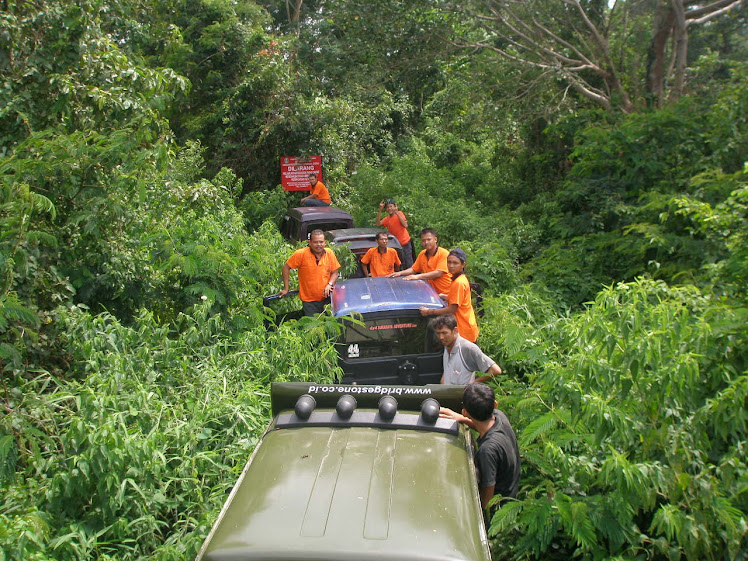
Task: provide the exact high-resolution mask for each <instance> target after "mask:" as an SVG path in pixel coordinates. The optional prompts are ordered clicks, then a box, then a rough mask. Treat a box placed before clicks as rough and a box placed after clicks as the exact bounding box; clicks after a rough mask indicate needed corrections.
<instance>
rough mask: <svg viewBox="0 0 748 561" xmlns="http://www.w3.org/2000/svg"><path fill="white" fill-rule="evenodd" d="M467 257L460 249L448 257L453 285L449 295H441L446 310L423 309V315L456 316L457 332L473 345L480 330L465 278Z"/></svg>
mask: <svg viewBox="0 0 748 561" xmlns="http://www.w3.org/2000/svg"><path fill="white" fill-rule="evenodd" d="M466 262H467V255H466V254H465V252H464V251H463V250H461V249H460V248H456V249H453V250H452V251H450V252H449V255H448V256H447V269H449V274H450V275H452V284H451V286H450V287H449V293H448V294H440V295H439V296H441V297H442V298H443V299H444V300H446V302H447V305H446V306H445V307H444V308H438V309H434V308H426V307H423V308H421V315H422V316H424V317H426V316H441V315H446V314H454V316H455V318H457V330H458V331H459V333H460V336H461V337H464V338H465V339H467V340H468V341H470V342H471V343H475V341H476V340H477V339H478V334H479V333H480V330H479V329H478V322H477V321H476V319H475V311H474V310H473V298H472V295H471V292H470V282H469V281H468V279H467V277H466V276H465V263H466Z"/></svg>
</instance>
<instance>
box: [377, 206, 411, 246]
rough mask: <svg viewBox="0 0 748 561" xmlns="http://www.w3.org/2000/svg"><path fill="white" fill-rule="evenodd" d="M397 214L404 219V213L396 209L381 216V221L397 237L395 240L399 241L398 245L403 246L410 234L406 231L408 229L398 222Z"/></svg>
mask: <svg viewBox="0 0 748 561" xmlns="http://www.w3.org/2000/svg"><path fill="white" fill-rule="evenodd" d="M398 214H399V215H400V216H402V218H403V220H405V215H404V214H403V213H402V212H400V211H399V210H398V211H396V212H395V214H388V215H387V216H385V217H384V218H382V220H381V223H382V226H384V227H385V228H387V229H388V230H389V231H390V234H392V235H393V236H395V237H396V238H397V241H399V242H400V245H402V246H403V247H404V246H405V244H406V243H408V242H409V241H410V234H409V233H408V230H407V229H406V228H405V226H403V225H402V224H401V223H400V219H399V218H398V217H397V215H398Z"/></svg>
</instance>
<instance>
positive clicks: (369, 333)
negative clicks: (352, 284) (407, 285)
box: [342, 316, 442, 359]
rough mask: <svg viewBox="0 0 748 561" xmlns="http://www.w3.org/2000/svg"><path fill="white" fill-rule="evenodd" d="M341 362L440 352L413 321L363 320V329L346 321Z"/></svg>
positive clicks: (419, 323) (431, 337)
mask: <svg viewBox="0 0 748 561" xmlns="http://www.w3.org/2000/svg"><path fill="white" fill-rule="evenodd" d="M346 324H347V326H346V329H345V334H344V338H343V343H344V344H345V349H343V353H342V355H343V358H345V359H355V358H376V357H387V356H400V355H415V354H424V353H429V354H430V353H436V352H440V351H441V350H442V347H441V345H440V344H439V341H438V340H437V339H436V335H434V332H433V331H431V330H430V329H428V327H427V323H426V321H425V320H424V319H422V318H417V317H413V316H410V317H394V318H392V317H389V318H380V319H373V320H367V321H366V322H365V323H364V324H363V325H359V324H354V323H352V322H347V321H346Z"/></svg>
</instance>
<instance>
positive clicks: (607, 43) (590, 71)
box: [445, 0, 746, 113]
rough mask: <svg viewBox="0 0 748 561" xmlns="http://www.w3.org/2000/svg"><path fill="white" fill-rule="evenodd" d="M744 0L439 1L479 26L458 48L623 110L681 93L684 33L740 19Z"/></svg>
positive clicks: (661, 102)
mask: <svg viewBox="0 0 748 561" xmlns="http://www.w3.org/2000/svg"><path fill="white" fill-rule="evenodd" d="M745 5H746V2H745V0H716V1H714V2H708V3H706V4H702V3H698V2H697V1H696V0H645V1H643V2H642V1H632V0H615V1H612V2H607V1H604V0H555V1H554V2H546V1H541V0H476V1H473V2H469V3H467V4H464V3H462V2H460V3H457V2H447V3H446V4H445V6H446V7H447V9H449V10H451V11H453V12H457V13H461V14H466V15H468V16H469V17H470V18H471V19H472V20H473V21H474V22H475V23H476V25H477V26H478V28H479V30H480V31H479V33H477V34H471V35H469V36H467V37H465V38H464V39H463V41H462V43H461V44H462V45H463V46H464V47H468V48H473V49H474V48H480V49H488V50H490V51H492V52H494V53H496V54H498V55H499V56H501V57H503V58H505V59H508V60H510V61H513V62H514V63H516V64H517V65H519V66H523V67H531V68H534V69H535V70H536V71H537V72H538V74H540V76H541V77H544V78H547V79H553V78H556V79H560V80H561V81H562V82H563V83H564V84H565V85H566V86H567V88H571V89H573V90H574V91H576V92H577V93H578V94H579V95H580V96H582V97H583V98H584V99H586V100H589V101H591V102H593V103H594V104H596V105H598V106H601V107H603V108H605V109H611V108H617V109H619V110H621V111H623V112H626V113H630V112H632V111H634V109H635V108H636V107H637V106H638V105H640V103H639V102H640V100H647V99H648V100H651V102H652V103H653V104H655V105H656V106H658V107H661V106H663V105H664V104H665V103H666V102H667V101H668V100H675V99H678V98H679V97H681V95H683V93H684V92H685V88H686V71H687V69H688V66H689V48H688V46H689V31H690V30H692V29H693V28H695V27H696V26H700V25H704V24H706V23H708V22H712V21H713V20H715V19H717V18H724V17H726V16H727V15H728V14H739V16H738V17H741V18H743V17H744V9H745ZM644 61H646V64H645V63H644ZM535 79H537V77H536V78H535ZM643 94H644V95H643Z"/></svg>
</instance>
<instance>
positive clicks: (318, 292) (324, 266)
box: [278, 230, 340, 316]
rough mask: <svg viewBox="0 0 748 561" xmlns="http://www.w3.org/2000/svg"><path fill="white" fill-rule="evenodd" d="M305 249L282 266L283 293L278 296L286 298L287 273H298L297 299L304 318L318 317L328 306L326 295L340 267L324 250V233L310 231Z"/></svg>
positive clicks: (298, 250) (296, 253)
mask: <svg viewBox="0 0 748 561" xmlns="http://www.w3.org/2000/svg"><path fill="white" fill-rule="evenodd" d="M308 243H309V247H305V248H302V249H297V250H296V251H294V252H293V254H292V255H291V257H289V259H288V261H286V263H285V264H284V265H283V270H282V272H281V274H282V277H283V290H281V291H280V292H279V293H278V295H279V296H285V295H286V294H288V283H289V279H290V273H291V269H298V270H299V298H301V302H302V307H303V309H304V315H305V316H313V315H315V314H319V313H322V312H323V311H324V309H325V304H328V303H329V302H330V293H331V292H332V289H333V287H334V286H335V282H336V281H337V280H338V270H339V269H340V263H339V262H338V258H337V257H335V254H334V253H333V252H332V250H331V249H328V248H326V247H325V233H324V232H323V231H322V230H312V233H311V234H310V235H309V242H308Z"/></svg>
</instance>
